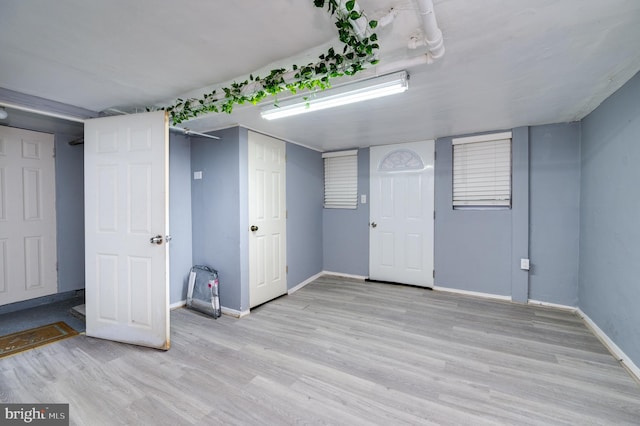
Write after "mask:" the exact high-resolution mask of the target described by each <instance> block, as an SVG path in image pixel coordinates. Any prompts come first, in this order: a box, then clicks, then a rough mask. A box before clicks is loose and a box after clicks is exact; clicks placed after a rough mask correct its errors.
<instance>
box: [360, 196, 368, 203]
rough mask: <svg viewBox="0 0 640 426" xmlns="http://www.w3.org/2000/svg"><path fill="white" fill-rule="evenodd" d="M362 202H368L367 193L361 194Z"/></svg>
mask: <svg viewBox="0 0 640 426" xmlns="http://www.w3.org/2000/svg"><path fill="white" fill-rule="evenodd" d="M360 204H367V194H360Z"/></svg>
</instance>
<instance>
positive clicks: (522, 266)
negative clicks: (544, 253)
mask: <svg viewBox="0 0 640 426" xmlns="http://www.w3.org/2000/svg"><path fill="white" fill-rule="evenodd" d="M520 269H523V270H525V271H528V270H529V259H520Z"/></svg>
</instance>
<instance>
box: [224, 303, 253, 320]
mask: <svg viewBox="0 0 640 426" xmlns="http://www.w3.org/2000/svg"><path fill="white" fill-rule="evenodd" d="M220 310H221V311H222V313H223V314H225V315H229V316H230V317H234V318H242V317H246V316H247V315H249V310H248V309H247V310H246V311H238V310H235V309H231V308H227V307H224V306H222V307H221V308H220Z"/></svg>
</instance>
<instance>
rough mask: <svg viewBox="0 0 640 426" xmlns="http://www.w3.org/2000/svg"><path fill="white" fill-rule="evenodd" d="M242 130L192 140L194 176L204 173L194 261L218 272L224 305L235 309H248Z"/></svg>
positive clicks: (195, 209)
mask: <svg viewBox="0 0 640 426" xmlns="http://www.w3.org/2000/svg"><path fill="white" fill-rule="evenodd" d="M239 130H240V129H239V128H238V127H234V128H230V129H226V130H222V131H219V132H216V133H215V134H216V136H219V137H220V138H221V139H220V140H213V139H206V138H201V137H192V138H191V177H192V176H193V172H196V171H201V172H202V179H201V180H193V178H192V180H191V211H192V231H193V264H195V265H207V266H210V267H212V268H214V269H216V270H218V273H219V277H220V303H221V304H222V305H223V306H225V307H227V308H230V309H235V310H241V309H242V308H244V309H246V307H247V305H242V300H241V297H242V268H241V260H240V214H241V209H240V198H241V196H240V161H239V159H240V147H239V142H238V141H239ZM244 193H245V194H246V191H245V192H244Z"/></svg>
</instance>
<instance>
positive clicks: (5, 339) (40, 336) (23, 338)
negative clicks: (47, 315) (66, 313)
mask: <svg viewBox="0 0 640 426" xmlns="http://www.w3.org/2000/svg"><path fill="white" fill-rule="evenodd" d="M77 335H78V332H77V331H75V330H74V329H73V328H71V327H69V326H68V325H67V324H66V323H64V322H62V321H60V322H56V323H53V324H49V325H43V326H42V327H36V328H32V329H30V330H25V331H19V332H17V333H11V334H7V335H6V336H2V337H0V358H4V357H7V356H10V355H15V354H17V353H20V352H24V351H27V350H29V349H33V348H37V347H38V346H44V345H47V344H49V343H53V342H56V341H58V340H62V339H66V338H68V337H73V336H77Z"/></svg>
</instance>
